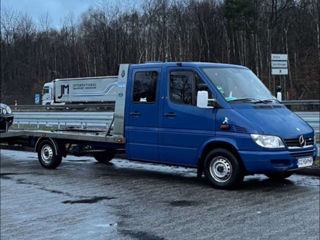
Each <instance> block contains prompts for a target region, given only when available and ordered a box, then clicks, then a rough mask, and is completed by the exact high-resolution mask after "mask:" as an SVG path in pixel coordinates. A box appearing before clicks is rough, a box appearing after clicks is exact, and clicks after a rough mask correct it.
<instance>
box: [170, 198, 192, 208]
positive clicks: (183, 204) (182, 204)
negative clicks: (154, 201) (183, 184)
mask: <svg viewBox="0 0 320 240" xmlns="http://www.w3.org/2000/svg"><path fill="white" fill-rule="evenodd" d="M170 205H171V206H174V207H190V206H195V205H198V203H197V202H195V201H186V200H179V201H172V202H170Z"/></svg>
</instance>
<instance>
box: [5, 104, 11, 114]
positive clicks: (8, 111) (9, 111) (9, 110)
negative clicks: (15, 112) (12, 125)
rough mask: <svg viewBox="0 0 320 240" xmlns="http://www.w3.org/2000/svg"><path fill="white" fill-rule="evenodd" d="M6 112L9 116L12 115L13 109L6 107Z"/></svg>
mask: <svg viewBox="0 0 320 240" xmlns="http://www.w3.org/2000/svg"><path fill="white" fill-rule="evenodd" d="M6 111H7V113H8V114H11V113H12V111H11V108H10V107H9V106H7V107H6Z"/></svg>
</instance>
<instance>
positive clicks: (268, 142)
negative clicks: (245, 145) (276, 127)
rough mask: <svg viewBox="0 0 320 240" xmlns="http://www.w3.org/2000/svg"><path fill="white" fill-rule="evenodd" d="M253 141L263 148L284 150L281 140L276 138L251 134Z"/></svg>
mask: <svg viewBox="0 0 320 240" xmlns="http://www.w3.org/2000/svg"><path fill="white" fill-rule="evenodd" d="M251 138H252V139H253V141H254V142H255V143H256V144H258V145H259V146H261V147H264V148H284V144H283V142H282V140H281V138H279V137H277V136H269V135H260V134H251Z"/></svg>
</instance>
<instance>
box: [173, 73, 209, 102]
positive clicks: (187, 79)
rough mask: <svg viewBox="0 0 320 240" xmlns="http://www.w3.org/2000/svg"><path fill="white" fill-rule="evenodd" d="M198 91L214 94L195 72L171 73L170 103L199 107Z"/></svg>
mask: <svg viewBox="0 0 320 240" xmlns="http://www.w3.org/2000/svg"><path fill="white" fill-rule="evenodd" d="M198 91H207V92H208V94H209V98H212V93H211V91H210V90H209V88H208V85H207V84H206V83H205V82H203V80H202V79H201V78H200V77H199V75H198V74H197V73H195V72H193V71H173V72H171V73H170V93H169V94H170V101H171V102H173V103H177V104H185V105H193V106H196V105H197V93H198Z"/></svg>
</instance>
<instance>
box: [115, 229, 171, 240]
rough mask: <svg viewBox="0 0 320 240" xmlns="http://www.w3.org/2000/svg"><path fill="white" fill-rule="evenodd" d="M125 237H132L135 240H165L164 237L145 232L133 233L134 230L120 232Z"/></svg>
mask: <svg viewBox="0 0 320 240" xmlns="http://www.w3.org/2000/svg"><path fill="white" fill-rule="evenodd" d="M120 232H121V233H122V234H124V235H127V236H130V237H131V238H133V239H144V240H165V238H163V237H158V236H156V235H154V234H153V233H148V232H143V231H132V230H120Z"/></svg>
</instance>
